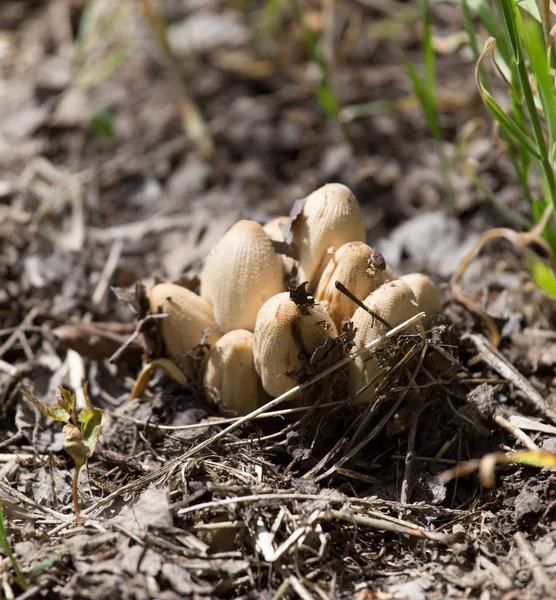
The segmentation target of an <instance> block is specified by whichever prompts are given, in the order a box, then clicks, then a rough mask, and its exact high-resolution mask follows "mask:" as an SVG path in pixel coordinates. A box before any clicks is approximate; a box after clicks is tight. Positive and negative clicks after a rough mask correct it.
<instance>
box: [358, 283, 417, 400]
mask: <svg viewBox="0 0 556 600" xmlns="http://www.w3.org/2000/svg"><path fill="white" fill-rule="evenodd" d="M364 304H365V305H366V306H367V307H368V308H369V309H371V310H372V311H373V312H374V313H376V314H377V315H379V316H380V317H382V319H384V320H385V321H386V322H387V323H388V324H389V325H390V326H391V327H396V325H400V323H403V322H404V321H406V320H407V319H409V318H410V317H413V316H414V315H416V314H417V313H418V312H419V308H418V306H417V300H416V298H415V294H414V293H413V292H412V291H411V288H410V287H409V285H407V283H405V281H401V280H400V279H396V280H394V281H390V282H388V283H385V284H383V285H382V286H380V287H379V288H378V289H376V290H375V291H374V292H372V293H371V294H370V295H369V297H368V298H367V299H366V300H365V301H364ZM352 321H353V324H354V326H355V327H356V329H357V331H356V332H355V338H354V342H355V350H359V348H362V347H363V346H364V345H366V344H368V343H370V342H372V341H373V340H376V339H377V338H379V337H381V336H382V335H384V334H385V333H386V332H387V331H388V327H386V325H385V324H384V323H381V322H380V321H379V320H378V319H376V318H375V317H373V316H372V315H370V314H369V313H368V312H367V311H365V310H363V309H362V308H358V309H357V310H356V311H355V313H354V315H353V318H352ZM408 332H423V327H422V325H421V324H419V323H418V324H417V325H414V326H413V327H411V328H409V329H408ZM379 373H380V365H379V361H378V360H376V359H375V358H372V356H371V358H368V355H366V356H365V355H363V356H362V357H358V358H356V359H355V360H354V361H353V362H352V363H350V365H349V370H348V382H349V391H350V393H352V394H354V393H356V392H358V391H359V390H360V389H361V388H362V387H363V386H364V385H366V384H367V383H369V382H371V381H372V380H373V379H374V378H375V377H376V376H377V375H378V374H379ZM374 397H375V385H374V384H371V385H370V386H369V387H368V388H367V389H366V390H365V391H364V392H362V393H361V394H360V395H359V396H358V398H357V401H358V402H371V401H372V400H373V399H374Z"/></svg>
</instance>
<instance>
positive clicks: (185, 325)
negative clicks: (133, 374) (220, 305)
mask: <svg viewBox="0 0 556 600" xmlns="http://www.w3.org/2000/svg"><path fill="white" fill-rule="evenodd" d="M149 306H150V309H151V312H153V313H157V312H163V313H167V314H168V316H167V317H166V318H165V319H162V325H161V326H162V337H163V338H164V343H165V345H166V350H167V352H168V356H169V357H170V358H171V359H172V360H174V361H175V362H177V363H179V364H180V365H182V367H184V368H185V369H186V373H189V372H190V371H191V368H192V360H191V359H190V358H188V357H186V352H187V351H188V350H192V349H193V348H195V346H197V344H199V343H200V342H201V339H202V337H203V331H204V330H208V332H209V335H208V339H207V343H209V344H214V343H215V342H216V341H218V339H219V338H220V332H219V331H218V329H217V327H216V323H215V321H214V317H213V313H212V306H211V305H210V304H209V303H208V302H207V301H206V300H203V299H202V298H200V297H199V296H197V294H195V293H194V292H192V291H190V290H188V289H187V288H184V287H182V286H181V285H175V284H173V283H159V284H158V285H155V286H154V287H153V288H152V290H151V291H150V293H149Z"/></svg>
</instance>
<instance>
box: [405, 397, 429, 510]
mask: <svg viewBox="0 0 556 600" xmlns="http://www.w3.org/2000/svg"><path fill="white" fill-rule="evenodd" d="M424 408H425V407H424V406H422V407H421V408H420V410H419V411H418V412H417V414H416V415H414V416H413V420H412V421H411V425H410V427H409V434H408V436H407V453H406V455H405V467H404V473H403V480H402V489H401V492H400V502H402V503H403V504H409V502H410V500H411V478H412V474H413V461H414V460H415V438H416V437H417V426H418V425H419V418H420V416H421V413H422V412H423V410H424Z"/></svg>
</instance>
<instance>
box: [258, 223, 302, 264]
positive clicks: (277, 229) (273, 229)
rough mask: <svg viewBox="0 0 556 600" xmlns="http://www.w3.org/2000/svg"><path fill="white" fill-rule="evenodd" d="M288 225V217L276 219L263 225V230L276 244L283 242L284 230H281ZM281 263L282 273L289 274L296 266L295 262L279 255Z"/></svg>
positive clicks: (283, 255)
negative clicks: (282, 265)
mask: <svg viewBox="0 0 556 600" xmlns="http://www.w3.org/2000/svg"><path fill="white" fill-rule="evenodd" d="M287 223H288V217H276V218H275V219H272V221H269V222H268V223H267V224H266V225H263V229H264V231H265V233H266V235H268V237H269V238H270V239H271V240H274V241H276V242H284V241H285V239H284V230H283V228H284V227H285V225H286V224H287ZM279 256H280V258H281V259H282V263H283V264H284V272H285V273H291V272H292V269H293V268H294V266H297V261H296V260H295V259H293V258H291V257H289V256H286V255H285V254H280V255H279Z"/></svg>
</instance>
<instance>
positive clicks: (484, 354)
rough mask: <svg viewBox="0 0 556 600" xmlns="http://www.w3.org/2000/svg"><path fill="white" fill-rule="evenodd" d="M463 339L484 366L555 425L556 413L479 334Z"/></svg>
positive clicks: (465, 336)
mask: <svg viewBox="0 0 556 600" xmlns="http://www.w3.org/2000/svg"><path fill="white" fill-rule="evenodd" d="M463 339H469V340H471V341H472V342H473V343H474V344H475V346H476V348H477V350H478V351H479V352H480V353H481V358H482V360H484V362H486V364H487V365H488V366H489V367H490V368H491V369H493V370H494V371H496V372H497V373H498V374H499V375H501V376H502V377H505V378H506V379H508V380H509V381H511V382H512V383H513V384H514V385H515V386H516V388H518V389H520V390H521V391H522V392H523V393H524V394H525V397H526V398H527V400H528V401H529V403H530V404H532V405H533V406H534V407H535V408H536V409H537V410H538V411H539V412H540V413H542V414H543V415H546V416H547V417H548V418H549V419H550V420H551V421H552V422H553V423H556V411H555V410H554V409H552V408H549V407H548V406H547V403H546V401H545V399H544V398H543V397H542V396H541V395H540V394H539V392H537V390H536V389H535V388H534V387H533V386H532V385H531V384H530V383H529V381H527V379H525V377H523V375H522V374H521V373H520V372H519V371H518V370H517V369H516V368H515V367H514V366H513V365H512V364H511V363H510V362H509V361H508V359H507V358H506V357H505V356H504V355H503V354H502V353H501V352H500V351H499V350H496V349H495V348H492V347H491V346H490V344H489V342H488V340H487V339H486V338H485V337H484V336H483V335H480V334H475V333H468V334H466V335H464V336H463Z"/></svg>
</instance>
